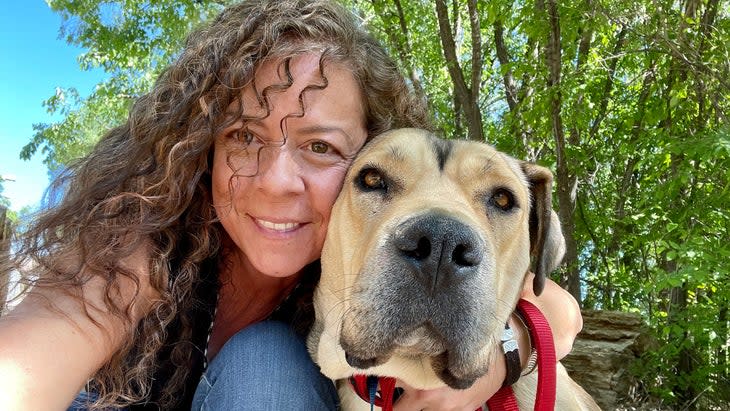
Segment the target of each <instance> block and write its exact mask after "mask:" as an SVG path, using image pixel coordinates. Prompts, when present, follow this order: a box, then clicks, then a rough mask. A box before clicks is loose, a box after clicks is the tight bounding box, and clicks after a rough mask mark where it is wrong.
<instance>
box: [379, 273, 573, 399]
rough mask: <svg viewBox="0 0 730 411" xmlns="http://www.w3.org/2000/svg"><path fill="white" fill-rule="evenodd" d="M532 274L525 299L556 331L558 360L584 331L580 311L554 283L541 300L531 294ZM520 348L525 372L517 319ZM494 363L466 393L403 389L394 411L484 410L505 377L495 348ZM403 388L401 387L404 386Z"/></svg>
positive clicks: (525, 340) (524, 345)
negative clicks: (540, 312)
mask: <svg viewBox="0 0 730 411" xmlns="http://www.w3.org/2000/svg"><path fill="white" fill-rule="evenodd" d="M532 278H533V274H530V275H529V276H528V277H527V279H526V280H525V286H524V289H523V292H522V298H524V299H526V300H528V301H530V302H532V303H533V304H535V305H536V306H537V307H538V308H539V309H540V311H542V313H543V314H544V315H545V318H546V319H547V320H548V322H549V323H550V327H551V328H552V330H553V339H554V341H555V351H556V356H557V358H558V360H560V359H561V358H563V357H564V356H566V355H567V354H568V353H569V352H570V350H571V349H572V347H573V341H574V340H575V337H576V335H578V333H579V332H580V330H581V328H582V327H583V318H582V317H581V315H580V308H579V307H578V303H577V302H576V301H575V299H574V298H573V296H572V295H570V293H568V292H567V291H565V290H564V289H562V288H561V287H560V286H559V285H558V284H556V283H555V282H553V281H550V280H547V281H546V283H545V290H544V291H543V292H542V294H540V296H539V297H537V296H536V295H535V293H534V292H533V290H532ZM509 324H510V327H511V328H512V329H513V330H514V332H515V336H516V339H517V341H518V344H519V347H520V360H521V363H522V366H523V368H524V367H525V366H526V365H527V360H528V357H529V351H530V348H529V337H528V335H527V330H526V329H525V327H524V326H523V325H522V324H521V322H520V321H519V320H515V318H514V315H513V316H512V317H511V318H510V321H509ZM496 348H497V350H495V353H494V354H495V355H494V357H493V358H494V359H495V360H494V361H493V362H492V365H491V367H490V369H489V373H487V374H486V375H485V376H483V377H482V378H480V379H478V380H477V381H476V382H475V383H474V385H472V386H471V387H470V388H468V389H466V390H454V389H451V388H448V387H445V388H438V389H434V390H417V389H414V388H410V387H407V386H404V388H405V391H404V393H403V395H402V396H401V397H400V398H399V399H398V402H397V403H396V404H395V406H394V407H393V409H394V411H411V410H465V411H474V410H475V409H477V408H479V407H480V406H482V405H483V404H484V403H485V402H487V400H488V399H489V398H490V397H491V396H492V395H494V393H496V392H497V391H498V390H499V388H500V387H501V386H502V382H503V381H504V378H505V375H506V365H505V360H504V354H503V353H502V351H501V349H500V348H499V347H496ZM401 385H402V384H401Z"/></svg>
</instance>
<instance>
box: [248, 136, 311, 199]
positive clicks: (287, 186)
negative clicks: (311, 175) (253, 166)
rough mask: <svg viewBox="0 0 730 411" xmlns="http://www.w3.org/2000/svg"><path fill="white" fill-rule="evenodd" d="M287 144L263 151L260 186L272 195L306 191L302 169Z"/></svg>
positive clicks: (259, 175)
mask: <svg viewBox="0 0 730 411" xmlns="http://www.w3.org/2000/svg"><path fill="white" fill-rule="evenodd" d="M291 150H292V149H291V148H290V147H289V145H288V144H287V143H285V144H283V145H281V146H267V147H263V148H262V149H261V153H260V157H259V167H260V168H259V173H258V175H257V180H258V185H259V188H260V189H261V190H264V191H266V192H267V193H269V194H271V195H279V196H281V195H287V194H291V193H299V192H301V191H303V190H304V180H303V176H302V168H301V167H300V165H299V164H298V163H297V161H296V157H295V154H294V153H292V151H291Z"/></svg>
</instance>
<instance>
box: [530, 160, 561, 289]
mask: <svg viewBox="0 0 730 411" xmlns="http://www.w3.org/2000/svg"><path fill="white" fill-rule="evenodd" d="M520 165H521V167H522V171H523V172H524V173H525V176H526V177H527V182H528V184H529V185H530V194H531V199H530V202H531V204H530V257H531V259H532V262H533V264H534V268H533V270H534V272H535V280H534V282H533V285H532V288H533V290H534V292H535V295H540V293H542V290H543V288H545V278H546V277H547V276H548V274H550V272H551V271H553V270H554V269H555V268H557V267H558V265H559V264H560V262H561V261H562V260H563V255H565V239H564V238H563V231H562V230H561V229H560V220H559V219H558V215H557V214H556V213H555V211H553V204H552V186H553V174H552V173H551V172H550V170H548V169H547V168H545V167H541V166H538V165H536V164H532V163H528V162H521V163H520Z"/></svg>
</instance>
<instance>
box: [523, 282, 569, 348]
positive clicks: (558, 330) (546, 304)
mask: <svg viewBox="0 0 730 411" xmlns="http://www.w3.org/2000/svg"><path fill="white" fill-rule="evenodd" d="M534 277H535V274H533V273H529V274H528V275H527V278H525V284H524V287H523V288H522V296H521V297H522V298H524V299H525V300H527V301H529V302H531V303H533V304H535V306H536V307H537V308H539V309H540V311H542V313H543V315H545V318H546V319H547V321H548V323H549V324H550V328H551V329H552V331H553V340H554V341H555V356H556V358H557V359H558V361H560V360H561V359H562V358H563V357H565V356H566V355H568V353H570V350H572V349H573V342H574V341H575V337H576V336H577V335H578V333H579V332H580V330H581V329H582V328H583V317H581V315H580V307H579V306H578V302H577V301H576V300H575V298H573V296H572V295H570V293H569V292H568V291H566V290H564V289H563V288H561V287H560V286H559V285H558V284H556V283H555V282H554V281H551V280H550V279H547V280H546V281H545V289H544V290H543V292H542V294H540V296H539V297H538V296H536V295H535V292H534V291H533V290H532V279H533V278H534Z"/></svg>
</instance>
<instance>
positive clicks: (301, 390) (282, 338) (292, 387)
mask: <svg viewBox="0 0 730 411" xmlns="http://www.w3.org/2000/svg"><path fill="white" fill-rule="evenodd" d="M337 406H338V399H337V391H336V389H335V386H334V384H333V383H332V381H331V380H329V379H328V378H326V377H325V376H323V375H322V374H321V373H320V372H319V367H318V366H317V365H316V364H314V362H312V360H311V358H310V357H309V353H308V352H307V347H306V344H305V341H304V340H303V339H302V338H300V337H299V336H297V335H296V334H295V333H294V331H293V330H292V329H291V328H290V327H289V326H288V325H286V324H284V323H280V322H275V321H265V322H261V323H257V324H254V325H251V326H249V327H246V328H244V329H243V330H241V331H239V332H238V333H237V334H236V335H234V336H233V337H231V339H230V340H228V341H227V342H226V344H225V345H224V346H223V348H222V349H221V350H220V352H218V355H216V357H215V358H214V359H213V361H211V363H210V365H209V366H208V369H207V370H206V372H205V374H204V375H203V377H202V378H201V380H200V383H199V384H198V388H197V390H196V392H195V398H194V399H193V409H194V410H224V409H231V410H233V409H236V410H275V409H316V410H335V409H337Z"/></svg>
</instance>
